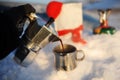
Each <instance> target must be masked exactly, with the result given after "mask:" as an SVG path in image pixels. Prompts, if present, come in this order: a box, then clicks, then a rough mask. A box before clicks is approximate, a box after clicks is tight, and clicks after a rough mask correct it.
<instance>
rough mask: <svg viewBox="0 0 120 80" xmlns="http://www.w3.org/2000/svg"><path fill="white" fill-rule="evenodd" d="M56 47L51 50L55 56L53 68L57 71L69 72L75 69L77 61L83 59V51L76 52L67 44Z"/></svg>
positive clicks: (74, 48)
mask: <svg viewBox="0 0 120 80" xmlns="http://www.w3.org/2000/svg"><path fill="white" fill-rule="evenodd" d="M63 47H64V49H63V48H62V46H61V45H58V46H56V47H55V48H54V49H53V53H54V54H55V67H56V69H57V70H65V71H71V70H73V69H75V68H76V67H77V61H82V60H83V59H84V58H85V54H84V52H83V50H77V49H76V47H74V46H73V45H69V44H63Z"/></svg>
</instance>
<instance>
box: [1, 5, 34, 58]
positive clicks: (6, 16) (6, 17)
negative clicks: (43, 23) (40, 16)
mask: <svg viewBox="0 0 120 80" xmlns="http://www.w3.org/2000/svg"><path fill="white" fill-rule="evenodd" d="M30 13H35V9H34V8H33V7H32V6H31V5H30V4H25V5H20V6H17V7H13V8H10V9H9V10H6V11H4V12H2V13H0V26H1V27H0V28H1V29H0V60H1V59H3V58H5V57H6V56H7V55H8V54H9V53H10V52H11V51H13V50H14V49H15V48H16V47H17V46H18V45H19V44H20V38H19V36H20V35H21V33H22V31H23V23H24V22H25V20H26V18H27V17H26V15H28V14H30Z"/></svg>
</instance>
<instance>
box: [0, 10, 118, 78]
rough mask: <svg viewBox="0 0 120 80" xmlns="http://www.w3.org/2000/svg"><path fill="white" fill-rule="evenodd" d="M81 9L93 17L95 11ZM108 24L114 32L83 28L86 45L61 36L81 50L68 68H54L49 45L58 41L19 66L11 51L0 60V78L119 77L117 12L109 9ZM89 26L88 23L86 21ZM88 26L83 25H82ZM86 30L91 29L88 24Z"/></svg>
mask: <svg viewBox="0 0 120 80" xmlns="http://www.w3.org/2000/svg"><path fill="white" fill-rule="evenodd" d="M85 13H87V14H89V15H91V16H93V17H94V18H97V17H98V15H97V13H96V12H95V11H85ZM109 17H110V18H109V24H110V25H112V26H114V27H115V28H116V29H117V32H116V33H115V34H114V35H106V34H102V35H91V34H89V31H87V32H86V31H85V32H84V31H83V37H84V39H85V40H86V41H87V44H86V45H81V44H80V43H73V42H72V41H71V40H65V39H63V43H68V44H72V45H74V46H76V48H77V49H78V50H80V49H81V50H83V51H84V52H85V59H84V60H83V61H80V62H79V61H78V62H77V67H76V68H75V69H74V70H72V71H57V70H56V69H55V64H54V54H53V52H52V49H53V48H54V47H55V45H57V44H60V43H59V42H55V43H50V44H48V45H47V46H46V47H44V48H43V49H41V50H40V51H39V54H38V56H37V57H36V58H35V60H34V62H33V63H32V64H31V65H30V66H28V67H22V66H20V65H18V64H16V63H15V61H14V60H13V56H14V51H13V52H12V53H11V54H10V55H9V56H8V57H7V58H5V59H4V60H2V61H0V80H120V52H119V50H120V27H119V26H120V24H119V20H120V18H119V17H120V15H119V12H117V13H115V12H114V13H111V15H110V16H109ZM89 26H90V25H89ZM87 28H88V27H87V26H85V29H87ZM89 30H92V27H90V29H89Z"/></svg>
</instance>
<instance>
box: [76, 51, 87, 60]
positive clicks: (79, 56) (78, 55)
mask: <svg viewBox="0 0 120 80" xmlns="http://www.w3.org/2000/svg"><path fill="white" fill-rule="evenodd" d="M81 54H82V55H81ZM84 58H85V53H84V51H83V50H77V51H76V60H77V61H82V60H83V59H84Z"/></svg>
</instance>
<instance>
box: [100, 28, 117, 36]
mask: <svg viewBox="0 0 120 80" xmlns="http://www.w3.org/2000/svg"><path fill="white" fill-rule="evenodd" d="M115 32H116V29H115V28H113V27H108V28H102V29H101V31H100V34H111V35H113V34H114V33H115Z"/></svg>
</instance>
